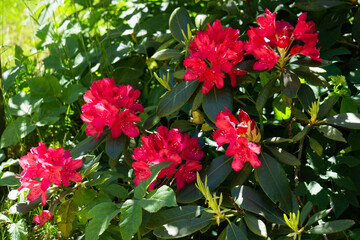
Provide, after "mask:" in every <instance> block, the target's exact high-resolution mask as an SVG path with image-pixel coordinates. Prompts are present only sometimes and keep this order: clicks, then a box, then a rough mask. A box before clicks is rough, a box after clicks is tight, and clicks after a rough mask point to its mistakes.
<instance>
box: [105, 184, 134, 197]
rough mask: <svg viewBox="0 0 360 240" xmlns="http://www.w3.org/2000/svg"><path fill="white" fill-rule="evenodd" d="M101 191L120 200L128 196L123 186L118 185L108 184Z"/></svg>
mask: <svg viewBox="0 0 360 240" xmlns="http://www.w3.org/2000/svg"><path fill="white" fill-rule="evenodd" d="M103 191H104V192H106V193H108V194H110V195H112V196H114V197H117V198H120V199H125V198H127V197H128V196H129V194H128V191H127V190H126V188H124V187H123V186H120V185H118V184H110V185H107V186H106V187H104V188H103Z"/></svg>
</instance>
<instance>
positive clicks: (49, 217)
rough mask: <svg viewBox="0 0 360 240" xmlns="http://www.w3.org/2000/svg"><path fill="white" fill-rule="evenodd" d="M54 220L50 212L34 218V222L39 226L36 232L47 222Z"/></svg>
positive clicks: (46, 211) (43, 212)
mask: <svg viewBox="0 0 360 240" xmlns="http://www.w3.org/2000/svg"><path fill="white" fill-rule="evenodd" d="M52 218H53V215H52V214H51V213H50V212H49V211H48V210H43V211H41V215H36V216H34V217H33V221H34V222H36V223H38V224H39V225H38V226H36V227H35V228H34V230H38V229H39V228H40V227H41V226H43V225H44V224H45V223H46V222H51V220H52Z"/></svg>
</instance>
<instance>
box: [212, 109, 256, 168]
mask: <svg viewBox="0 0 360 240" xmlns="http://www.w3.org/2000/svg"><path fill="white" fill-rule="evenodd" d="M215 125H216V126H217V127H218V128H219V129H218V130H216V131H215V132H214V134H213V138H214V140H215V141H216V143H217V144H218V146H219V147H221V146H223V145H224V144H227V143H229V146H228V148H227V149H226V151H225V154H226V156H234V160H233V162H232V168H233V169H234V170H235V171H239V170H240V169H241V168H242V167H243V166H244V164H245V162H249V163H250V164H251V165H252V166H253V167H254V168H256V167H259V166H260V164H261V162H260V161H259V159H258V157H257V155H259V154H260V150H261V149H260V147H259V146H258V145H257V144H256V143H258V142H259V141H260V138H261V135H260V133H259V129H258V127H257V126H256V124H255V121H254V120H251V119H250V117H249V115H248V114H247V113H246V112H244V111H242V110H240V113H239V120H238V119H236V117H235V116H234V115H233V114H232V113H231V112H230V111H229V110H227V111H222V112H219V113H218V114H217V115H216V117H215Z"/></svg>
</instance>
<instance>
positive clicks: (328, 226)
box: [309, 219, 355, 234]
mask: <svg viewBox="0 0 360 240" xmlns="http://www.w3.org/2000/svg"><path fill="white" fill-rule="evenodd" d="M354 224H355V222H354V221H353V220H350V219H344V220H335V221H331V222H327V223H324V224H320V225H317V226H315V227H313V228H311V229H310V230H309V233H310V234H330V233H336V232H341V231H344V230H346V229H348V228H351V227H352V226H353V225H354Z"/></svg>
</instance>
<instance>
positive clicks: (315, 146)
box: [308, 136, 324, 156]
mask: <svg viewBox="0 0 360 240" xmlns="http://www.w3.org/2000/svg"><path fill="white" fill-rule="evenodd" d="M308 138H309V145H310V147H311V149H312V150H314V152H316V154H317V155H319V156H321V155H322V153H323V150H324V148H323V147H322V145H321V144H320V143H319V142H318V141H316V139H315V138H311V137H309V136H308Z"/></svg>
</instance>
